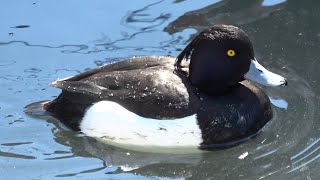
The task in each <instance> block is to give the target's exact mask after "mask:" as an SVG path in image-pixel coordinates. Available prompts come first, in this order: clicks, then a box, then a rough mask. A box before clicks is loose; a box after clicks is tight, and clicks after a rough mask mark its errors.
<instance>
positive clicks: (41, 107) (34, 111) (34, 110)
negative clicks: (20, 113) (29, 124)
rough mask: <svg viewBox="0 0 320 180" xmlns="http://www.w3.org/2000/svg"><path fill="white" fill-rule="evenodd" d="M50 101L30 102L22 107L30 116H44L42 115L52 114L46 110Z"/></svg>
mask: <svg viewBox="0 0 320 180" xmlns="http://www.w3.org/2000/svg"><path fill="white" fill-rule="evenodd" d="M50 102H51V101H49V100H46V101H39V102H35V103H31V104H29V105H27V106H25V107H24V112H25V113H26V114H28V115H30V116H35V117H44V116H52V113H51V112H49V111H47V106H48V104H50Z"/></svg>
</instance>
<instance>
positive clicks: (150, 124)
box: [80, 101, 202, 147]
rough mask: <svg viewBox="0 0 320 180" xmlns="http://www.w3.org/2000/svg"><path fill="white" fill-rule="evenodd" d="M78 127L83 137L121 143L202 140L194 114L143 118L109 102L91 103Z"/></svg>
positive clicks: (173, 144)
mask: <svg viewBox="0 0 320 180" xmlns="http://www.w3.org/2000/svg"><path fill="white" fill-rule="evenodd" d="M80 128H81V131H82V132H83V133H84V134H86V135H87V136H90V137H94V138H103V140H106V141H107V142H110V143H116V144H123V145H134V146H160V147H184V146H187V147H190V146H191V147H192V146H196V147H197V146H199V144H200V143H201V142H202V139H201V131H200V129H199V127H198V124H197V120H196V115H192V116H188V117H184V118H180V119H175V120H157V119H150V118H143V117H141V116H138V115H136V114H134V113H132V112H130V111H128V110H127V109H125V108H124V107H122V106H120V105H119V104H117V103H115V102H111V101H100V102H98V103H96V104H94V105H93V106H91V107H90V108H89V109H88V110H87V111H86V113H85V116H84V117H83V120H82V122H81V124H80Z"/></svg>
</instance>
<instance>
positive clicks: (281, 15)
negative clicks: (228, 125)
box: [0, 0, 320, 179]
mask: <svg viewBox="0 0 320 180" xmlns="http://www.w3.org/2000/svg"><path fill="white" fill-rule="evenodd" d="M319 19H320V2H318V1H317V2H315V1H299V0H287V1H284V0H278V1H277V0H264V1H262V0H250V1H249V0H245V1H241V2H240V1H237V0H234V1H232V0H224V1H218V0H217V1H210V2H209V1H197V0H188V1H186V0H179V1H178V0H171V1H169V0H166V1H165V0H163V1H153V2H150V1H147V0H141V1H138V2H135V3H133V2H132V1H130V0H112V1H98V0H96V1H81V2H80V1H75V0H71V1H61V0H60V1H54V2H53V1H52V2H44V1H38V0H37V1H29V0H25V1H17V0H12V1H6V2H4V1H3V2H1V3H0V22H1V24H0V86H1V88H0V92H1V93H0V174H1V178H3V179H9V178H10V179H19V178H20V179H53V178H63V177H67V178H69V179H72V178H73V179H92V178H93V177H94V178H95V179H150V178H163V179H166V178H169V179H171V178H181V179H320V175H319V169H320V161H319V157H320V150H319V149H320V135H319V134H320V133H319V130H320V125H319V115H320V113H319V109H320V103H319V102H320V101H319V95H320V85H319V84H320V83H319V81H320V76H319V75H318V73H319V69H320V65H319V63H318V60H319V47H320V23H319ZM220 23H225V24H233V25H236V26H239V27H241V28H242V29H244V30H245V31H246V32H247V33H248V34H249V36H250V37H251V39H252V41H253V44H254V47H255V51H256V56H257V58H258V59H259V61H260V62H261V63H262V64H264V65H265V66H267V67H268V68H269V69H270V70H272V71H273V72H276V73H279V74H281V75H283V76H285V77H287V79H288V80H289V87H287V88H265V87H263V88H264V89H265V90H266V92H267V93H268V95H269V97H270V98H272V99H273V100H274V101H275V102H277V104H278V106H279V107H276V106H274V107H273V109H274V113H275V117H274V119H273V120H272V122H271V123H270V124H269V125H268V126H267V127H266V128H265V129H264V131H263V132H262V134H260V135H259V136H258V137H257V138H256V139H254V140H251V141H249V142H246V143H243V144H241V145H239V146H237V147H234V148H230V149H226V150H221V151H214V152H209V153H203V154H191V155H190V154H188V155H185V154H157V153H142V152H135V151H131V150H126V149H120V148H116V147H113V146H108V145H104V144H101V143H99V142H97V141H96V140H94V139H91V138H88V137H85V136H83V135H81V134H79V133H75V132H72V131H70V130H68V129H66V128H65V127H64V126H63V125H61V124H59V123H58V122H57V121H55V120H53V119H36V118H33V117H29V116H27V115H25V114H24V113H23V107H24V106H25V105H27V104H30V103H32V102H36V101H40V100H49V99H53V98H54V97H55V96H57V95H58V94H59V90H57V89H54V88H52V87H50V86H49V83H50V82H52V81H53V80H56V79H58V78H63V77H67V76H71V75H74V74H76V73H79V72H83V71H85V70H87V69H89V68H94V67H96V66H98V65H101V64H104V63H110V62H114V61H119V60H121V59H122V58H126V57H131V56H137V55H177V54H178V53H179V52H180V50H181V49H182V48H184V46H185V45H186V44H187V43H188V42H189V41H190V38H192V37H193V36H194V35H195V34H196V33H197V32H198V31H200V30H202V29H204V28H207V27H209V26H211V25H213V24H220ZM279 102H280V103H279Z"/></svg>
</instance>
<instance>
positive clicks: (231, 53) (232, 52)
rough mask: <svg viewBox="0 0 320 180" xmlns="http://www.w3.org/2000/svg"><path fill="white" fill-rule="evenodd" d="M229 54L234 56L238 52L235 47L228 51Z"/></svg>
mask: <svg viewBox="0 0 320 180" xmlns="http://www.w3.org/2000/svg"><path fill="white" fill-rule="evenodd" d="M227 55H228V56H230V57H233V56H235V55H236V52H235V51H234V50H233V49H229V50H228V51H227Z"/></svg>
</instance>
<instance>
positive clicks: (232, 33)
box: [175, 25, 287, 94]
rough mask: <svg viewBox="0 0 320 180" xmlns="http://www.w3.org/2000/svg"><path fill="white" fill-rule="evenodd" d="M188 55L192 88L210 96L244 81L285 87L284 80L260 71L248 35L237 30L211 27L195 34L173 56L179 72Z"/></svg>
mask: <svg viewBox="0 0 320 180" xmlns="http://www.w3.org/2000/svg"><path fill="white" fill-rule="evenodd" d="M189 56H190V65H189V78H190V81H191V83H192V85H194V86H196V87H198V88H199V89H201V90H202V91H205V92H208V93H210V94H223V93H225V92H227V91H228V89H230V87H232V86H234V85H236V84H237V83H238V82H240V81H243V80H244V79H248V80H252V81H255V82H257V83H260V84H263V85H266V86H286V85H287V80H286V79H285V78H283V77H282V76H280V75H277V74H275V73H272V72H270V71H268V70H267V69H266V68H264V67H263V66H262V65H261V64H259V63H258V61H257V60H256V58H255V55H254V50H253V46H252V43H251V41H250V39H249V37H248V35H247V34H246V33H245V32H244V31H243V30H241V29H240V28H238V27H235V26H230V25H215V26H212V27H211V28H209V29H206V30H204V31H202V32H201V33H200V34H199V35H197V36H196V37H195V38H194V39H193V40H192V41H191V42H190V43H189V44H188V45H187V47H186V48H185V49H184V50H183V51H182V52H181V54H180V55H179V56H178V57H177V61H176V64H175V66H176V67H177V68H178V69H179V67H180V63H181V61H182V60H183V59H188V58H189Z"/></svg>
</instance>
